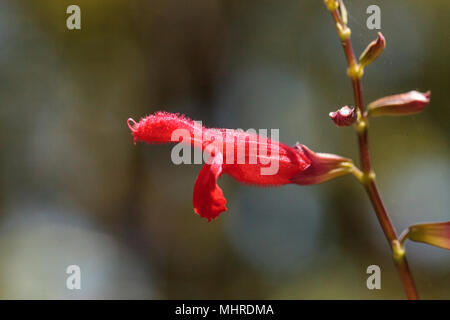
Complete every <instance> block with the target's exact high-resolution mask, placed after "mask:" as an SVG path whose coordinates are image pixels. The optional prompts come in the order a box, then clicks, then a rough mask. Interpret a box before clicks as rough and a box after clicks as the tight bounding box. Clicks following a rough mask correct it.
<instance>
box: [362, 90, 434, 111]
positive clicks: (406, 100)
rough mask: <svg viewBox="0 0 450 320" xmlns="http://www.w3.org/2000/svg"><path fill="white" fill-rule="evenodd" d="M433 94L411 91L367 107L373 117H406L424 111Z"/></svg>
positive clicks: (382, 99) (375, 102)
mask: <svg viewBox="0 0 450 320" xmlns="http://www.w3.org/2000/svg"><path fill="white" fill-rule="evenodd" d="M430 97H431V92H430V91H427V92H425V93H421V92H418V91H415V90H413V91H409V92H406V93H401V94H395V95H393V96H387V97H383V98H380V99H378V100H375V101H374V102H372V103H370V104H369V106H368V107H367V109H368V112H369V115H371V116H385V115H392V116H395V115H405V114H413V113H418V112H420V111H422V110H423V109H424V108H425V107H426V106H427V105H428V103H429V102H430Z"/></svg>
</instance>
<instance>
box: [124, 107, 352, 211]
mask: <svg viewBox="0 0 450 320" xmlns="http://www.w3.org/2000/svg"><path fill="white" fill-rule="evenodd" d="M128 127H129V128H130V130H131V132H132V134H133V141H134V142H136V141H143V142H147V143H173V142H183V143H185V144H186V143H189V144H191V145H192V146H194V147H197V148H201V149H202V150H203V152H205V153H206V154H207V155H209V158H208V159H207V161H206V164H205V165H204V166H203V168H202V169H201V171H200V173H199V175H198V177H197V181H196V182H195V186H194V196H193V204H194V211H195V212H196V213H197V214H199V215H200V216H202V217H204V218H207V219H208V220H211V219H215V218H216V217H217V216H218V215H219V214H220V213H221V212H223V211H225V210H226V207H225V204H226V200H225V198H224V196H223V193H222V189H220V187H219V186H218V185H217V179H218V178H219V177H220V175H222V174H223V173H226V174H229V175H230V176H232V177H233V178H234V179H236V180H238V181H240V182H242V183H246V184H253V185H259V186H280V185H285V184H288V183H296V184H303V185H304V184H315V183H320V182H323V181H326V180H329V179H332V178H334V177H337V176H340V175H343V174H346V173H348V172H349V171H350V170H349V163H351V160H349V159H346V158H342V157H338V156H335V155H328V154H319V153H317V154H316V153H314V152H313V151H311V150H309V149H307V148H306V147H305V146H303V145H300V144H297V145H296V146H295V147H289V146H287V145H284V144H282V143H278V142H276V141H273V140H270V139H268V138H266V137H264V136H260V135H256V134H253V133H248V132H244V131H241V130H230V129H213V128H205V127H203V126H201V125H200V124H198V123H195V122H194V121H192V120H190V119H188V118H186V117H184V116H182V115H178V114H173V113H166V112H157V113H155V114H154V115H150V116H148V117H146V118H143V119H141V120H140V121H139V122H138V123H136V122H135V121H134V120H133V119H128ZM177 130H178V131H177ZM183 132H184V133H185V134H184V135H180V134H177V133H183Z"/></svg>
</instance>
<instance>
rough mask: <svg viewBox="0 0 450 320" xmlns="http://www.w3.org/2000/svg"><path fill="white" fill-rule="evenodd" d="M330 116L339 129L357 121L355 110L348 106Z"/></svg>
mask: <svg viewBox="0 0 450 320" xmlns="http://www.w3.org/2000/svg"><path fill="white" fill-rule="evenodd" d="M329 116H330V118H331V120H333V122H334V123H335V124H336V125H337V126H338V127H348V126H351V125H352V124H353V123H355V121H356V112H355V108H350V107H348V106H344V107H342V108H340V109H339V110H338V111H335V112H330V113H329Z"/></svg>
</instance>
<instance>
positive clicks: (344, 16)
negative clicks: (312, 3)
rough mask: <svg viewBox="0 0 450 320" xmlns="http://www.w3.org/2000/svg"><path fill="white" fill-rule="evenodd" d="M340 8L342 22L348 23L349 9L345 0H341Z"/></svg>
mask: <svg viewBox="0 0 450 320" xmlns="http://www.w3.org/2000/svg"><path fill="white" fill-rule="evenodd" d="M338 10H339V15H340V16H341V19H342V23H343V24H347V22H348V18H347V9H346V8H345V5H344V1H342V0H339V8H338Z"/></svg>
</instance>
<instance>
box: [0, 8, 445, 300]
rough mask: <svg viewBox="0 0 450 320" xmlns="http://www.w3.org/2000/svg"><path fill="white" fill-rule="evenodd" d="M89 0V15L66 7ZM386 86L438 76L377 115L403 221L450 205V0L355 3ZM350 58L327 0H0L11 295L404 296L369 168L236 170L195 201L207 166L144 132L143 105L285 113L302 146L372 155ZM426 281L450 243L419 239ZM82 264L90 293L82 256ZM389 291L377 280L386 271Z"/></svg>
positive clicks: (279, 123)
mask: <svg viewBox="0 0 450 320" xmlns="http://www.w3.org/2000/svg"><path fill="white" fill-rule="evenodd" d="M70 4H77V5H79V6H80V8H81V26H82V29H81V30H75V31H70V30H68V29H67V28H66V18H67V17H68V15H67V14H66V8H67V6H68V5H70ZM371 4H377V5H379V6H380V8H381V27H382V29H381V31H382V32H383V34H384V35H385V37H386V39H387V48H386V50H385V52H384V53H383V54H382V56H381V57H380V58H379V59H378V60H377V61H376V63H375V64H374V65H372V66H369V67H368V68H366V72H365V76H364V80H363V87H364V93H365V100H366V102H369V101H371V100H374V99H376V98H379V97H381V96H383V95H388V94H393V93H400V92H405V91H409V90H412V89H417V90H421V91H425V90H428V89H429V90H431V91H432V103H431V105H430V106H429V108H428V109H427V110H426V111H425V112H424V113H422V114H419V115H414V116H409V117H403V118H385V119H381V118H377V119H374V120H373V121H372V122H371V132H370V138H371V139H370V140H371V148H372V153H373V162H374V166H375V169H376V171H377V177H378V181H379V185H380V188H381V192H382V195H383V196H384V199H385V202H386V205H387V207H388V209H389V211H390V212H391V214H392V218H393V221H394V223H395V225H396V227H397V229H398V231H401V230H403V229H404V228H406V227H407V226H408V225H410V224H412V223H416V222H422V221H442V220H449V218H450V213H449V209H448V208H449V207H450V197H449V190H450V185H449V178H450V172H449V152H450V150H449V144H448V141H449V125H448V123H449V114H450V111H449V110H450V108H449V101H450V64H449V63H448V59H449V57H450V28H449V24H448V20H449V18H450V4H449V2H448V1H447V0H433V1H423V0H421V1H419V0H414V1H375V0H370V1H365V0H364V1H362V0H358V1H356V0H353V1H346V5H347V9H348V10H349V25H350V27H351V28H352V39H353V43H354V47H355V49H356V51H357V53H359V52H361V51H362V50H363V49H364V47H365V46H366V45H367V43H369V42H370V41H372V40H373V39H375V37H376V32H377V30H368V29H367V27H366V19H367V18H368V15H367V14H366V8H367V7H368V6H369V5H371ZM345 69H346V65H345V59H344V55H343V53H342V49H341V48H340V44H339V41H338V39H337V36H336V34H335V30H334V26H333V23H332V19H331V17H330V16H329V13H328V12H327V11H326V9H325V7H324V5H323V3H322V1H320V0H316V1H312V0H311V1H300V0H295V1H294V0H290V1H269V0H247V1H242V0H239V1H238V0H226V1H219V0H196V1H182V0H151V1H144V0H139V1H138V0H120V1H119V0H108V1H100V0H84V1H76V0H73V1H62V0H61V1H53V0H41V1H1V2H0V70H1V71H0V97H1V107H0V121H1V123H0V128H1V130H0V141H1V145H2V152H1V153H0V182H1V184H0V257H1V259H0V298H3V299H10V298H19V299H25V298H27V299H38V298H42V299H47V298H61V299H79V298H87V299H89V298H93V299H103V298H113V299H116V298H126V299H131V298H137V299H218V298H220V299H222V298H223V299H230V298H233V299H314V298H324V299H328V298H331V299H381V298H388V299H391V298H394V299H402V298H403V297H404V294H403V290H402V287H401V284H400V280H399V278H398V275H397V273H396V270H395V268H394V266H393V263H392V261H391V258H390V254H389V248H388V245H387V242H386V240H385V239H384V237H383V234H382V231H381V228H380V227H379V226H378V224H377V221H376V218H375V215H374V213H373V211H372V209H371V207H370V206H369V202H368V199H367V197H366V195H365V193H364V191H363V189H362V188H361V187H360V185H359V184H358V183H356V181H355V179H354V178H353V177H351V176H348V177H342V178H339V179H337V180H334V181H331V182H327V183H325V184H323V185H318V186H312V187H299V186H286V187H282V188H252V187H247V186H242V185H239V184H238V183H236V182H235V181H233V180H232V179H230V178H229V177H227V176H224V177H222V178H221V180H220V185H221V187H222V189H223V190H224V194H225V196H226V198H227V200H228V208H229V209H228V211H227V212H226V213H223V214H222V215H221V216H220V217H219V218H218V219H217V220H216V221H214V222H211V223H208V222H207V221H206V220H205V219H202V218H200V217H198V216H197V215H195V213H194V212H193V209H192V191H193V186H194V181H195V179H196V176H197V173H198V172H199V170H200V168H201V166H200V165H180V166H177V165H174V164H173V163H172V162H171V161H170V150H171V146H163V145H158V146H148V145H143V144H139V145H136V146H135V145H133V143H132V139H131V136H130V131H129V129H128V128H127V126H126V119H127V118H128V117H133V118H135V119H139V118H140V117H142V116H144V115H147V114H150V113H152V112H154V111H157V110H161V109H163V110H167V111H171V112H180V113H185V114H186V115H188V116H189V117H191V118H193V119H195V120H201V121H203V123H204V124H205V125H208V126H213V127H227V128H243V129H248V128H255V129H260V128H268V129H270V128H279V129H280V139H281V140H282V141H283V142H285V143H287V144H294V143H295V142H296V141H300V142H301V143H303V144H306V145H307V146H309V147H310V148H312V149H313V150H316V151H321V152H332V153H337V154H341V155H345V156H348V157H353V158H355V159H356V158H357V145H356V138H355V134H354V131H353V130H352V129H351V128H340V129H339V128H337V127H335V126H334V124H333V123H332V122H331V121H330V120H329V119H328V116H327V114H328V112H330V111H333V110H335V109H337V108H338V106H342V105H346V104H352V103H353V97H352V91H351V85H350V83H349V80H348V79H347V78H346V76H345ZM407 253H408V257H409V260H410V264H411V268H412V270H413V273H414V276H415V278H416V281H417V285H418V289H419V291H420V293H421V295H422V297H423V298H427V299H432V298H440V299H449V298H450V253H449V252H448V251H445V250H443V249H438V248H434V247H431V246H427V245H423V244H415V243H408V244H407ZM71 264H76V265H79V266H80V268H81V285H82V289H81V290H73V291H71V290H68V289H66V285H65V284H66V278H67V276H68V275H67V274H66V268H67V266H68V265H71ZM372 264H376V265H379V266H380V267H381V271H382V290H373V291H369V290H368V289H367V288H366V279H367V277H368V275H367V274H366V268H367V267H368V266H369V265H372Z"/></svg>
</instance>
